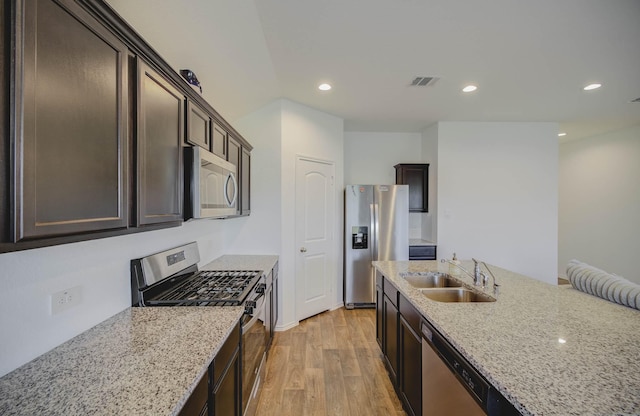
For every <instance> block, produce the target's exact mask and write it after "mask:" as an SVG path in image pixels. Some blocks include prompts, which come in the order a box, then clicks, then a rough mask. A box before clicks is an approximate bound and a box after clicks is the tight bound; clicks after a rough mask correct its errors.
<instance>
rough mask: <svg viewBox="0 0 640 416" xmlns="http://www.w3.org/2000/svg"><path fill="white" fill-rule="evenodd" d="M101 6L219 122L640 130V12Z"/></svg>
mask: <svg viewBox="0 0 640 416" xmlns="http://www.w3.org/2000/svg"><path fill="white" fill-rule="evenodd" d="M108 2H109V3H110V4H111V5H112V6H113V7H114V9H116V11H118V12H119V13H120V14H122V16H123V17H124V18H125V19H126V20H128V21H129V22H130V23H131V24H132V26H134V27H135V28H136V29H137V30H138V31H139V32H140V34H141V35H142V36H143V37H144V38H145V39H147V41H149V43H150V44H152V45H153V46H154V47H155V48H156V49H157V50H158V52H159V53H160V54H161V55H162V56H163V57H165V59H167V61H168V62H169V63H170V64H171V65H172V66H174V68H176V69H180V68H190V69H192V70H193V71H195V72H196V74H197V75H198V78H199V79H200V81H201V82H202V84H203V88H204V90H205V93H204V95H205V98H206V99H207V100H208V101H210V102H211V103H212V105H213V106H214V107H215V108H216V109H217V110H218V111H220V112H221V113H222V114H223V115H224V116H225V117H227V118H228V119H230V121H233V120H234V119H237V118H239V117H242V116H243V115H246V114H248V113H250V112H252V111H255V110H257V109H258V108H260V107H262V106H264V105H266V104H267V103H269V102H270V101H272V100H274V99H276V98H281V97H284V98H288V99H291V100H293V101H297V102H299V103H302V104H305V105H308V106H310V107H313V108H316V109H318V110H321V111H324V112H327V113H329V114H333V115H336V116H338V117H341V118H344V120H345V130H347V131H393V132H418V131H421V130H422V129H424V128H425V127H426V126H428V125H430V124H432V123H434V122H437V121H552V122H558V123H560V127H561V130H562V131H566V132H567V133H568V136H567V139H571V138H580V137H586V136H591V135H595V134H600V133H604V132H607V131H612V130H617V129H621V128H625V127H628V126H631V125H636V124H640V103H630V101H631V100H633V99H636V98H639V97H640V0H536V1H534V0H487V1H478V0H190V1H185V2H176V1H173V0H136V1H133V2H132V1H130V0H108ZM416 76H435V77H438V78H439V80H438V81H437V82H436V83H435V84H434V85H433V86H427V87H410V86H409V85H410V83H411V81H412V80H413V78H415V77H416ZM320 82H330V83H331V84H332V85H333V87H334V88H333V90H332V91H330V92H320V91H318V90H317V88H316V87H317V85H318V84H319V83H320ZM592 82H599V83H602V84H603V87H602V88H600V89H599V90H595V91H591V92H586V91H583V90H582V87H583V86H584V85H586V84H588V83H592ZM468 83H474V84H476V85H478V90H477V91H476V92H474V93H471V94H463V93H462V92H461V89H462V87H463V86H464V85H466V84H468Z"/></svg>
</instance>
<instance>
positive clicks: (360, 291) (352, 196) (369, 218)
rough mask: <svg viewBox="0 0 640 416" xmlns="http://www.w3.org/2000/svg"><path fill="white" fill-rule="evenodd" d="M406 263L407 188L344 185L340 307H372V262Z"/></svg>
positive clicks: (373, 304) (373, 292) (407, 227)
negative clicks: (342, 284)
mask: <svg viewBox="0 0 640 416" xmlns="http://www.w3.org/2000/svg"><path fill="white" fill-rule="evenodd" d="M376 260H409V185H347V186H346V189H345V195H344V303H345V307H346V308H347V309H353V308H356V307H374V306H375V302H376V294H375V291H376V287H375V286H376V284H375V272H374V269H373V266H372V265H371V262H372V261H376Z"/></svg>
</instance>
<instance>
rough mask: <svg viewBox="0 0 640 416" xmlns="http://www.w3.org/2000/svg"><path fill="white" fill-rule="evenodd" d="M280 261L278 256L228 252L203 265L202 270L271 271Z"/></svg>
mask: <svg viewBox="0 0 640 416" xmlns="http://www.w3.org/2000/svg"><path fill="white" fill-rule="evenodd" d="M277 262H278V256H272V255H238V254H227V255H224V256H221V257H218V258H217V259H215V260H214V261H212V262H211V263H207V264H205V265H204V266H202V267H201V268H200V269H201V270H262V271H263V272H264V273H265V274H267V273H269V272H270V271H271V269H273V266H275V265H276V263H277Z"/></svg>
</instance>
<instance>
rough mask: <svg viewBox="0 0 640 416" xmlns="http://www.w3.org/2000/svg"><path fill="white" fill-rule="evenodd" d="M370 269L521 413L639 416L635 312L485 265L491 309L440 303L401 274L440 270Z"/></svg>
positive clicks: (411, 265) (434, 266)
mask: <svg viewBox="0 0 640 416" xmlns="http://www.w3.org/2000/svg"><path fill="white" fill-rule="evenodd" d="M374 266H375V267H376V268H377V269H378V270H379V271H380V272H382V274H384V275H385V277H387V279H388V280H389V281H390V282H391V283H392V284H393V285H394V286H396V287H397V288H398V289H399V290H400V292H401V293H403V294H404V295H405V297H406V298H407V299H408V300H409V301H410V302H411V303H412V304H413V305H414V306H415V307H416V308H417V309H418V310H419V311H420V312H421V313H422V315H423V316H424V317H425V318H426V319H428V320H429V321H430V322H431V323H432V324H433V325H434V326H435V327H436V329H437V330H438V331H440V332H441V333H442V334H443V335H444V336H445V337H446V338H447V339H448V340H449V342H451V344H452V345H453V346H454V347H456V349H457V350H458V351H459V352H460V353H461V354H462V355H463V356H464V357H465V358H466V359H467V360H468V361H469V362H470V363H471V364H472V365H473V366H474V367H475V368H476V369H477V370H478V371H479V372H480V373H481V374H482V375H483V376H484V377H485V378H486V379H487V380H488V381H489V382H490V383H491V384H492V385H493V386H494V387H495V388H496V389H498V390H499V391H500V392H501V393H502V394H503V396H504V397H505V398H506V399H507V400H509V401H510V402H511V403H512V404H514V406H515V407H516V408H517V409H518V410H519V411H520V412H521V413H522V414H524V415H545V416H549V415H562V416H568V415H581V416H585V415H594V416H595V415H598V416H603V415H625V416H626V415H640V358H639V357H640V311H638V310H635V309H631V308H628V307H625V306H621V305H618V304H614V303H611V302H608V301H606V300H604V299H600V298H597V297H594V296H591V295H588V294H586V293H583V292H580V291H577V290H575V289H573V288H571V287H568V286H554V285H550V284H547V283H544V282H540V281H537V280H534V279H531V278H527V277H525V276H522V275H519V274H517V273H513V272H510V271H508V270H504V269H501V268H499V267H496V266H491V265H490V266H489V267H491V270H492V271H493V273H494V274H495V276H496V279H497V281H498V283H499V284H500V292H499V294H498V295H497V296H495V298H497V301H496V302H487V303H441V302H436V301H433V300H431V299H428V298H427V297H425V296H423V295H422V294H421V293H420V292H419V291H417V290H416V289H415V288H413V287H412V286H411V285H409V284H408V283H407V282H406V281H405V280H404V279H403V278H402V277H401V276H400V274H403V273H419V272H425V271H443V272H448V264H447V263H438V262H435V261H411V262H408V261H399V262H391V261H388V262H385V261H383V262H374ZM462 266H463V267H464V268H466V269H467V270H473V264H472V263H471V262H470V261H468V262H467V261H465V262H462ZM461 276H463V277H461V280H462V281H464V282H465V283H471V279H470V278H469V277H464V274H461ZM478 290H481V289H478ZM486 293H487V294H489V295H492V293H491V290H490V289H488V290H487V291H486ZM560 340H562V341H564V343H561V342H562V341H560Z"/></svg>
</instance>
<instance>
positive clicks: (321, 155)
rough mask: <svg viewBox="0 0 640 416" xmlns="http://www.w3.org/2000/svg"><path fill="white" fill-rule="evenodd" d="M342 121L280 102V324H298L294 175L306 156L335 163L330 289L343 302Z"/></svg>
mask: <svg viewBox="0 0 640 416" xmlns="http://www.w3.org/2000/svg"><path fill="white" fill-rule="evenodd" d="M343 146H344V122H343V120H342V119H341V118H338V117H335V116H332V115H329V114H326V113H323V112H320V111H318V110H315V109H313V108H310V107H307V106H304V105H301V104H298V103H295V102H293V101H289V100H282V171H281V172H282V211H281V216H282V256H281V258H282V262H281V269H280V270H281V273H282V274H284V275H285V279H284V280H283V285H282V286H283V293H282V295H283V296H282V299H283V306H284V309H283V313H282V319H281V325H282V326H283V327H286V326H291V325H293V324H295V323H297V321H298V320H297V317H296V311H295V280H294V279H295V255H296V253H298V251H297V247H295V222H294V218H295V173H296V157H297V156H307V157H312V158H315V159H321V160H325V161H332V162H334V163H335V174H336V176H335V193H336V195H335V218H336V222H335V225H334V239H335V242H336V244H335V251H334V259H335V261H334V262H335V267H334V269H333V272H334V275H333V276H332V280H333V282H334V285H333V287H332V288H331V290H332V291H333V294H334V302H335V306H338V305H341V304H342V303H343V292H342V216H341V215H340V213H341V212H342V206H343V200H344V197H343V189H342V184H344V168H343V166H344V149H343Z"/></svg>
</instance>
